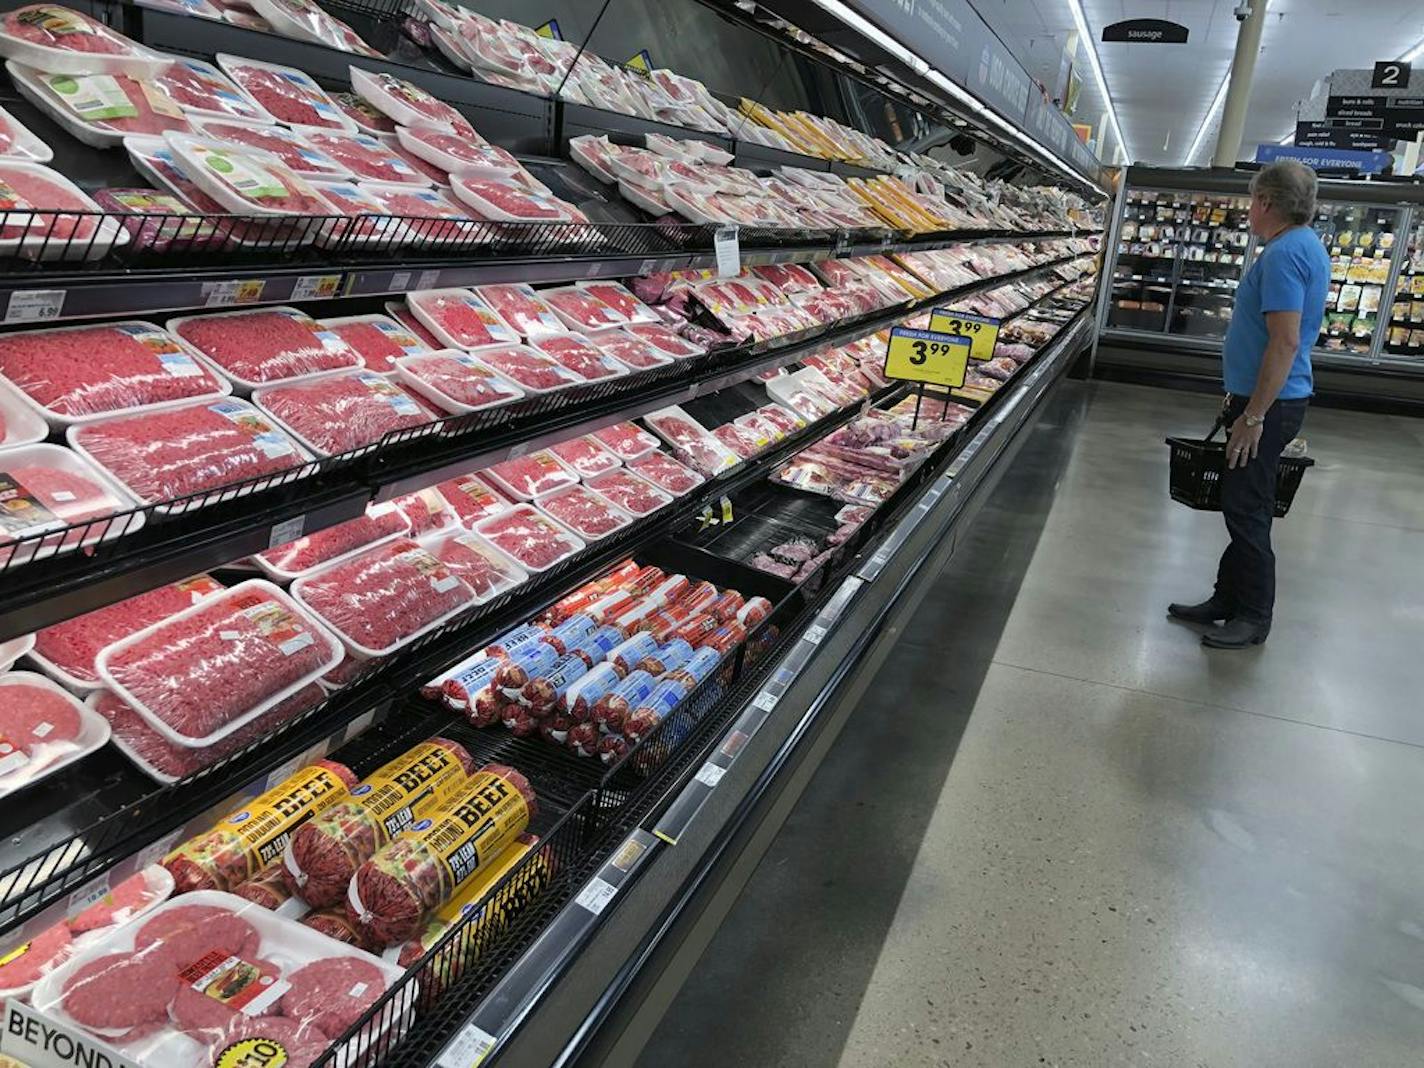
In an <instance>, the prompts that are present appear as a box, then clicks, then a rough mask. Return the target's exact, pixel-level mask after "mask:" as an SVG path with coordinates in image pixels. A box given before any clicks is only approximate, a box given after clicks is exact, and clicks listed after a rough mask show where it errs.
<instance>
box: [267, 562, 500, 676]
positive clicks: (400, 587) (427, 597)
mask: <svg viewBox="0 0 1424 1068" xmlns="http://www.w3.org/2000/svg"><path fill="white" fill-rule="evenodd" d="M292 594H293V596H294V597H296V598H297V600H298V601H300V602H301V603H302V604H303V605H304V606H306V608H307V609H309V610H310V611H311V612H313V613H314V614H315V615H316V616H318V617H319V618H320V619H321V620H322V621H323V622H324V623H326V625H327V626H329V627H331V628H332V629H333V630H334V631H336V633H337V634H339V635H340V636H341V638H342V640H343V641H345V642H346V645H347V647H348V648H349V649H351V650H352V652H354V653H356V654H357V655H358V656H363V657H373V656H385V655H387V654H389V653H392V652H394V651H395V650H396V649H399V648H401V647H402V646H404V645H408V644H409V643H410V642H412V641H414V640H415V639H416V638H418V637H419V636H420V635H421V634H424V633H425V632H426V631H428V630H431V629H433V628H435V627H437V626H439V625H440V624H441V623H444V622H445V621H446V620H448V619H449V618H450V617H451V616H453V615H455V614H456V613H458V612H462V611H464V610H465V609H466V608H469V607H470V606H471V605H473V604H474V603H475V592H474V590H472V589H470V587H469V586H467V585H466V584H465V582H464V580H463V579H461V578H460V576H459V575H456V574H455V573H454V572H452V571H451V570H450V569H449V568H448V567H446V566H445V565H444V564H442V563H441V562H440V561H439V560H438V559H437V558H436V557H434V556H432V555H431V554H430V553H429V552H428V551H427V550H425V549H423V548H421V547H420V546H419V545H417V544H416V543H415V542H413V541H410V540H409V539H407V538H397V539H396V540H394V541H390V542H387V543H386V544H384V545H381V546H378V547H377V548H374V549H368V550H367V551H365V552H363V553H360V554H358V555H357V556H354V557H352V558H351V559H349V560H346V561H343V562H341V563H337V564H332V565H331V566H329V567H325V568H322V569H321V570H320V571H316V572H313V573H312V574H310V575H305V576H303V577H302V578H299V579H297V581H296V582H295V583H293V585H292Z"/></svg>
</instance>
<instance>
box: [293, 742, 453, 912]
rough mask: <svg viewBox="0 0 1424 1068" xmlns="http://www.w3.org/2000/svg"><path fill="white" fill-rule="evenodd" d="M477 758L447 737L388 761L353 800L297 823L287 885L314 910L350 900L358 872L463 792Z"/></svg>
mask: <svg viewBox="0 0 1424 1068" xmlns="http://www.w3.org/2000/svg"><path fill="white" fill-rule="evenodd" d="M474 771H475V763H474V759H473V758H472V757H471V756H470V754H469V753H468V752H466V751H465V747H464V746H462V745H460V744H459V743H458V742H452V741H450V740H449V739H447V738H431V739H430V740H429V741H426V742H421V743H420V744H418V745H416V746H414V747H412V748H411V749H409V750H407V751H406V752H404V753H402V754H401V755H400V756H398V757H396V758H395V759H394V760H392V761H389V762H388V763H386V764H383V765H382V766H381V767H379V768H377V769H376V770H375V771H374V772H372V773H371V774H370V775H368V776H366V777H365V778H364V779H362V780H361V782H359V783H358V784H357V785H355V786H353V787H352V788H351V797H350V798H349V799H348V800H346V801H342V802H341V803H340V804H336V805H332V806H331V807H330V808H328V809H326V810H325V811H323V812H321V813H319V814H317V815H316V816H314V817H313V818H312V819H310V820H308V821H307V822H306V823H304V824H302V826H300V827H298V828H297V830H296V832H295V833H294V834H293V835H292V837H291V839H290V840H289V841H288V842H287V848H286V850H284V851H283V854H282V872H283V879H284V881H285V882H286V884H287V888H288V889H289V890H290V891H291V892H292V893H293V894H295V895H296V896H297V897H299V898H301V899H302V900H303V901H305V902H306V903H307V904H308V905H311V906H312V907H314V908H325V907H327V906H329V905H335V904H336V903H338V902H339V901H342V900H344V899H345V896H346V889H347V886H348V885H349V884H350V882H351V877H352V876H353V875H354V874H355V873H356V869H357V868H358V867H359V866H360V865H361V864H363V863H365V861H367V860H368V859H369V858H370V857H371V854H373V853H374V852H375V851H376V850H377V849H380V848H381V847H382V846H384V845H385V844H386V843H387V842H389V841H390V840H391V839H392V838H394V837H395V836H396V835H397V834H399V833H400V832H401V831H404V830H405V829H406V828H408V827H410V826H411V825H412V824H414V823H416V822H417V821H419V820H423V819H425V818H427V817H430V816H434V815H437V814H439V813H440V812H441V811H442V810H443V809H444V808H445V807H446V806H447V805H448V804H449V803H450V802H451V801H452V800H454V799H455V798H456V797H458V796H459V795H461V794H463V793H464V792H465V788H466V787H467V785H468V784H469V778H470V774H471V773H472V772H474Z"/></svg>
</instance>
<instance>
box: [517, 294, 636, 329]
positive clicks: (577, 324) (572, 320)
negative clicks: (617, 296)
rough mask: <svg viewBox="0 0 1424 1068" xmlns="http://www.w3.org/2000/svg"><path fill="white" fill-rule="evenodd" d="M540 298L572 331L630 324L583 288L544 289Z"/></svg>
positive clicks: (617, 312)
mask: <svg viewBox="0 0 1424 1068" xmlns="http://www.w3.org/2000/svg"><path fill="white" fill-rule="evenodd" d="M539 296H540V298H541V299H542V300H544V301H545V302H546V303H548V305H549V306H550V307H551V308H553V309H554V313H555V314H556V315H558V317H559V318H560V319H562V320H563V321H564V323H565V325H567V326H568V328H569V329H570V330H576V331H590V330H603V329H605V328H607V327H610V326H622V325H623V324H624V323H626V322H628V319H627V317H626V316H624V315H623V313H622V312H620V311H618V310H617V309H616V308H613V307H611V306H610V305H608V304H605V303H604V302H603V301H601V300H599V299H598V298H597V297H596V296H594V295H593V294H592V293H590V292H589V291H588V290H587V289H584V288H583V287H582V286H563V287H561V288H559V289H542V290H540V291H539Z"/></svg>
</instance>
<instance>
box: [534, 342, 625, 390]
mask: <svg viewBox="0 0 1424 1068" xmlns="http://www.w3.org/2000/svg"><path fill="white" fill-rule="evenodd" d="M529 344H530V345H532V346H533V347H534V348H536V349H538V350H539V351H540V352H542V353H544V354H545V355H546V356H551V357H553V358H554V359H555V360H557V361H558V362H559V364H560V365H561V366H563V367H567V368H568V369H569V370H570V371H572V372H573V373H574V374H576V375H578V376H579V377H580V378H582V379H584V380H585V381H589V382H592V381H593V380H595V379H598V378H613V377H614V376H616V375H619V374H626V373H627V372H626V370H625V368H624V367H623V365H622V364H620V363H619V362H618V361H617V360H613V359H609V357H608V356H607V355H605V354H604V353H603V352H601V351H600V350H598V349H596V348H594V347H593V345H592V344H591V343H590V342H589V341H588V340H587V339H585V338H583V337H581V336H580V335H578V334H552V335H550V336H549V337H536V338H533V339H532V340H531V341H530V342H529Z"/></svg>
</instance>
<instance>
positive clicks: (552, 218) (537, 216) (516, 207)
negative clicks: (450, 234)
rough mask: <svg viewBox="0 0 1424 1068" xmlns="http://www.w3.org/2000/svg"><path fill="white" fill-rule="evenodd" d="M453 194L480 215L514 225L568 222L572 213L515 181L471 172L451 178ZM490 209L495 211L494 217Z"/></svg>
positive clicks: (457, 173) (455, 174)
mask: <svg viewBox="0 0 1424 1068" xmlns="http://www.w3.org/2000/svg"><path fill="white" fill-rule="evenodd" d="M450 182H451V184H452V185H453V186H454V188H455V193H456V195H457V196H459V197H460V199H461V200H464V201H465V202H466V203H471V202H473V206H474V209H475V210H476V211H478V212H480V213H481V214H483V215H486V216H491V217H503V218H505V221H515V222H568V221H569V220H570V219H572V218H573V213H572V212H571V211H570V210H569V208H568V206H567V205H565V204H564V203H563V201H561V200H557V199H555V198H553V197H546V196H540V195H539V194H537V193H532V192H530V191H529V190H528V189H526V188H525V187H524V186H522V185H520V184H519V183H518V182H516V181H514V180H512V179H511V180H509V181H501V180H499V179H498V178H484V177H481V176H479V175H477V174H474V173H463V174H462V173H459V172H456V173H454V174H452V175H451V176H450ZM491 208H494V209H498V212H499V216H494V213H493V212H492V211H491V210H490V209H491Z"/></svg>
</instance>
